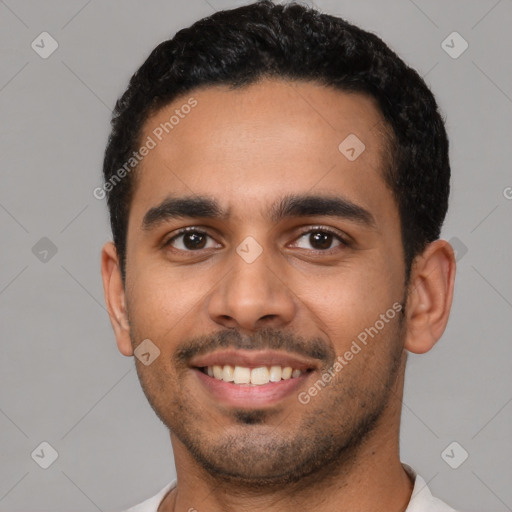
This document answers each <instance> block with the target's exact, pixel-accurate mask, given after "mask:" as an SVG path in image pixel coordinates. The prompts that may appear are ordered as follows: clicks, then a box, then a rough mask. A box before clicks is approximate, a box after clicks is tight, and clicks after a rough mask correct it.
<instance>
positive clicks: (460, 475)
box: [0, 0, 512, 512]
mask: <svg viewBox="0 0 512 512" xmlns="http://www.w3.org/2000/svg"><path fill="white" fill-rule="evenodd" d="M242 3H245V2H235V1H230V0H222V1H221V0H218V1H214V0H190V1H187V2H170V1H164V0H158V1H152V2H143V1H138V2H137V1H135V0H130V1H121V0H111V1H109V2H105V1H103V2H101V1H100V0H89V1H85V0H66V1H63V0H53V1H46V2H40V1H35V0H34V1H23V0H5V1H0V59H1V66H0V119H1V128H0V147H1V153H0V154H1V160H0V169H1V177H2V182H1V183H2V186H1V188H0V224H1V229H2V231H1V240H2V250H1V251H0V308H1V313H0V322H1V345H0V347H1V357H0V432H1V434H0V511H2V512H15V511H23V512H28V511H30V512H34V511H52V512H60V511H62V512H64V511H66V512H69V511H84V512H86V511H96V510H103V511H108V510H116V509H122V508H123V507H127V506H129V505H134V504H135V503H138V502H139V501H141V500H143V499H144V498H146V497H148V496H150V495H152V494H154V493H156V492H157V491H158V490H160V488H161V487H163V486H164V485H165V484H166V483H167V482H168V481H170V480H171V479H173V478H174V475H175V473H174V465H173V460H172V450H171V445H170V441H169V438H168V433H167V431H166V429H165V428H164V426H163V425H162V424H161V423H160V421H159V420H158V419H157V418H156V416H155V415H154V413H153V412H152V410H151V409H150V407H149V405H148V404H147V402H146V400H145V397H144V395H143V393H142V391H141V389H140V386H139V383H138V380H137V376H136V372H135V368H134V363H133V360H132V359H131V358H125V357H123V356H122V355H121V354H120V353H119V352H118V351H117V348H116V345H115V339H114V336H113V333H112V331H111V327H110V323H109V320H108V317H107V313H106V310H105V308H104V301H103V291H102V285H101V281H100V272H99V268H100V248H101V246H102V244H103V243H104V242H106V241H107V240H108V239H109V237H110V232H109V226H108V219H107V211H106V204H105V202H104V201H101V200H97V199H95V198H94V197H93V193H92V192H93V189H94V188H95V187H97V186H99V185H100V184H101V164H102V157H103V151H104V147H105V143H106V139H107V136H108V133H109V121H110V113H111V109H112V107H113V105H114V103H115V100H116V98H117V97H118V96H119V95H120V94H121V93H122V92H123V90H124V88H125V87H126V85H127V82H128V79H129V77H130V76H131V74H132V73H133V72H134V71H135V70H136V68H137V67H138V66H139V65H140V64H141V63H142V62H143V60H144V59H145V58H146V56H147V55H148V53H149V52H150V50H151V49H152V48H153V47H154V46H155V45H156V44H157V43H159V42H160V41H162V40H164V39H168V38H169V37H171V36H172V35H173V34H174V33H175V32H176V30H178V29H179V28H181V27H183V26H188V25H189V24H191V23H192V22H193V21H195V20H197V19H199V18H201V17H203V16H206V15H209V14H211V13H213V12H214V10H218V9H222V8H225V7H232V6H236V5H241V4H242ZM316 5H317V6H318V7H319V8H320V9H321V10H322V11H324V12H328V13H332V14H337V15H340V16H342V17H346V18H347V19H348V20H350V21H353V22H355V23H356V24H359V25H361V26H362V27H363V28H365V29H368V30H371V31H373V32H376V33H377V34H378V35H380V36H381V37H382V38H383V39H384V40H385V41H386V42H388V43H389V44H390V46H392V47H393V48H394V49H395V50H396V51H397V52H398V53H399V54H400V55H401V56H402V57H403V58H404V59H405V60H406V61H407V62H408V63H410V64H411V65H413V66H414V67H415V68H416V69H418V71H419V72H420V73H421V74H422V75H425V77H426V81H427V83H428V84H429V85H430V86H431V87H432V89H433V91H434V93H435V94H436V96H437V98H438V100H439V103H440V105H441V107H442V109H443V112H444V113H445V115H446V118H447V128H448V131H449V136H450V139H451V161H452V168H453V182H452V183H453V191H452V196H451V207H450V208H451V209H450V212H449V214H448V218H447V221H446V223H445V227H444V230H443V236H444V238H447V239H452V238H453V237H456V238H455V239H454V245H456V246H457V249H458V258H459V262H458V275H457V280H456V291H455V299H454V305H453V312H452V316H451V319H450V322H449V325H448V328H447V331H446V333H445V335H444V336H443V338H442V340H441V341H440V342H439V343H438V345H437V346H436V347H435V348H434V350H433V351H432V352H430V353H427V354H425V355H423V356H415V355H411V357H410V358H409V366H408V369H407V376H406V392H405V396H404V409H403V425H402V433H401V447H402V455H401V457H402V460H403V461H405V462H408V463H409V464H410V465H412V466H413V467H414V468H416V469H417V470H418V472H419V473H420V474H421V475H422V476H423V477H424V478H425V479H426V480H427V481H429V482H430V486H431V488H432V489H433V491H434V493H435V494H437V495H438V496H439V497H441V498H443V499H444V500H446V501H448V502H449V503H450V504H452V505H453V506H455V507H457V508H458V509H460V510H464V511H468V512H477V511H478V512H481V511H486V512H502V511H506V510H512V486H511V485H510V483H511V482H512V463H511V460H512V436H511V433H512V428H511V427H512V403H511V401H512V386H511V371H510V361H511V356H512V344H511V332H512V314H511V313H512V270H511V265H510V263H511V258H510V255H511V253H512V243H511V236H510V234H511V233H512V200H511V199H508V198H507V196H508V197H509V198H510V197H512V189H510V188H507V187H512V173H511V171H510V162H511V156H512V155H511V145H512V144H511V140H512V139H511V135H512V129H511V118H512V99H511V97H512V84H511V75H512V73H511V61H510V58H509V55H510V48H512V31H511V29H510V27H511V25H512V2H511V1H510V0H500V1H497V0H480V1H458V0H450V1H446V0H443V1H441V0H436V1H421V0H415V1H414V2H413V1H407V0H400V1H389V0H388V1H382V0H374V1H360V2H355V1H353V0H337V1H321V0H317V1H316ZM43 31H47V32H49V33H50V34H51V35H52V37H53V38H55V40H56V41H57V42H58V44H59V46H58V49H57V50H56V51H55V52H54V53H53V54H52V55H51V56H50V57H49V58H47V59H43V58H41V57H40V56H39V55H38V54H37V53H36V52H35V51H34V50H33V49H32V48H31V43H32V41H33V40H36V42H37V41H38V40H40V39H36V38H38V36H39V34H40V33H41V32H43ZM453 31H457V32H458V33H460V34H461V36H462V37H463V38H464V39H465V40H466V41H467V42H468V43H469V47H468V49H467V50H466V51H465V52H464V53H463V54H462V55H460V56H459V57H458V58H456V59H455V58H452V57H451V56H450V55H448V54H447V53H446V51H445V50H444V49H443V47H442V45H441V43H442V41H443V40H445V38H446V37H447V36H448V35H449V34H451V33H452V32H453ZM448 41H449V42H448V44H450V45H451V46H454V49H455V50H457V49H459V48H460V41H454V42H453V43H451V42H450V40H448ZM46 48H48V46H46ZM452 51H453V49H452ZM43 237H46V238H47V239H49V240H51V242H52V243H53V244H54V246H55V248H56V250H57V252H56V253H55V254H53V252H54V251H55V248H54V249H53V252H52V248H53V247H51V246H50V245H49V242H48V241H47V240H43V241H40V240H41V239H42V238H43ZM36 244H38V245H36ZM34 246H35V248H34ZM45 250H48V251H49V252H47V253H45V252H44V251H45ZM43 441H46V442H48V443H50V445H51V446H53V447H54V449H55V450H56V451H57V452H58V458H57V460H56V461H55V462H54V463H53V464H52V465H51V466H50V467H49V468H48V469H42V468H41V467H39V465H38V464H36V462H35V460H34V459H33V458H32V457H31V453H32V452H33V451H34V450H35V449H36V448H37V447H38V446H39V445H40V443H41V442H43ZM453 441H457V442H458V443H459V444H460V446H461V447H462V448H460V447H458V446H456V447H455V449H454V451H453V452H452V451H450V450H449V451H448V453H449V454H450V456H451V457H450V458H451V461H452V464H453V461H455V462H457V460H459V461H460V459H461V457H462V455H463V453H464V452H463V451H462V449H464V450H466V451H467V452H468V453H469V457H468V459H467V460H466V461H465V462H464V463H463V464H462V465H460V467H458V468H457V469H452V468H451V467H450V466H449V465H448V464H447V463H446V462H445V460H448V459H447V458H446V456H445V458H444V460H443V457H442V456H441V453H442V452H443V450H444V449H445V448H446V447H447V446H448V445H449V444H450V443H452V442H453ZM47 456H48V450H47V451H46V454H45V457H47ZM41 460H42V458H41Z"/></svg>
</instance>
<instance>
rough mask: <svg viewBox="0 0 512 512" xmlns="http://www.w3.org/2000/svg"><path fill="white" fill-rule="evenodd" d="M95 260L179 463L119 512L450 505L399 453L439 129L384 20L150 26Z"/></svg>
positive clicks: (262, 7) (440, 509)
mask: <svg viewBox="0 0 512 512" xmlns="http://www.w3.org/2000/svg"><path fill="white" fill-rule="evenodd" d="M112 125H113V127H112V134H111V137H110V139H109V142H108V146H107V149H106V153H105V161H104V176H105V185H104V191H105V192H107V193H108V205H109V209H110V216H111V225H112V230H113V238H114V240H113V242H111V243H107V244H106V245H105V247H104V248H103V253H102V275H103V282H104V290H105V297H106V303H107V306H108V311H109V315H110V318H111V321H112V325H113V328H114V332H115V335H116V339H117V345H118V348H119V350H120V352H121V353H122V354H124V355H126V356H132V355H135V356H136V360H135V363H136V367H137V372H138V376H139V379H140V382H141V385H142V388H143V390H144V393H145V395H146V397H147V399H148V401H149V403H150V404H151V406H152V408H153V409H154V411H155V412H156V414H157V415H158V417H159V418H160V419H161V421H162V422H163V423H164V424H165V425H166V426H167V427H168V428H169V432H170V438H171V442H172V446H173V452H174V457H175V464H176V470H177V481H176V482H171V483H170V484H169V485H167V486H166V487H165V488H164V489H162V491H161V492H160V493H159V494H158V495H157V496H154V497H153V498H151V499H149V500H147V501H146V502H144V503H142V504H140V505H139V506H136V507H134V508H131V509H130V511H132V512H135V511H137V512H142V511H144V512H156V511H158V512H168V511H174V512H184V511H193V510H196V511H199V512H202V511H205V512H220V511H223V512H228V511H242V510H247V511H263V510H264V511H267V512H268V511H270V512H273V511H279V512H286V511H296V510H308V511H320V510H321V511H350V512H365V511H368V512H369V511H376V510H378V511H386V512H403V511H407V512H446V511H452V510H453V509H452V508H450V507H449V506H448V505H446V504H444V503H442V502H441V501H440V500H438V499H436V498H434V497H432V495H431V493H430V491H429V489H428V487H427V486H426V484H425V481H424V480H423V479H422V478H421V477H420V476H418V475H416V473H415V472H414V470H413V469H412V468H410V467H409V466H407V465H405V464H402V463H401V462H400V459H399V425H400V412H401V397H402V394H403V384H404V370H405V363H406V354H407V352H413V353H424V352H427V351H428V350H430V349H431V348H432V347H433V346H434V344H435V343H436V342H437V340H438V339H439V338H440V337H441V335H442V333H443V331H444V329H445V326H446V323H447V321H448V316H449V311H450V307H451V301H452V294H453V286H454V275H455V259H454V252H453V250H452V248H451V247H450V245H449V244H448V243H447V242H446V241H444V240H440V239H439V234H440V229H441V225H442V222H443V220H444V216H445V214H446V210H447V204H448V195H449V179H450V166H449V161H448V141H447V138H446V133H445V129H444V125H443V121H442V119H441V116H440V114H439V112H438V109H437V105H436V102H435V100H434V98H433V96H432V94H431V92H430V91H429V90H428V88H427V87H426V85H425V84H424V82H423V80H422V79H421V78H420V77H419V76H418V74H417V73H416V72H415V71H413V70H411V69H410V68H408V67H407V66H406V65H405V64H404V63H403V62H402V61H401V60H400V59H399V58H398V57H397V56H396V55H395V54H394V53H393V52H392V51H391V50H390V49H389V48H388V47H387V46H386V45H385V44H384V43H383V42H382V41H381V40H380V39H378V38H377V37H376V36H374V35H372V34H369V33H367V32H364V31H362V30H361V29H359V28H357V27H355V26H353V25H350V24H348V23H347V22H345V21H344V20H341V19H339V18H335V17H332V16H328V15H325V14H320V13H319V12H317V11H315V10H312V9H310V8H307V7H304V6H300V5H295V4H288V5H274V4H273V3H271V2H269V1H263V2H259V3H255V4H251V5H248V6H245V7H240V8H238V9H234V10H230V11H222V12H217V13H216V14H214V15H212V16H210V17H208V18H205V19H203V20H201V21H198V22H197V23H195V24H194V25H192V26H191V27H190V28H187V29H184V30H181V31H180V32H178V33H177V34H176V35H175V37H174V38H173V39H171V40H170V41H166V42H163V43H162V44H160V45H159V46H158V47H157V48H156V49H155V50H154V51H153V52H152V53H151V55H150V56H149V58H148V59H147V60H146V62H145V63H144V64H143V65H142V66H141V68H140V69H139V70H138V71H137V72H136V73H135V75H134V76H133V77H132V79H131V81H130V84H129V87H128V89H127V91H126V92H125V93H124V95H123V96H122V97H121V98H120V100H119V101H118V103H117V105H116V109H115V112H114V117H113V121H112Z"/></svg>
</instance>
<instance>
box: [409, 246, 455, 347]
mask: <svg viewBox="0 0 512 512" xmlns="http://www.w3.org/2000/svg"><path fill="white" fill-rule="evenodd" d="M455 266H456V264H455V254H454V251H453V249H452V247H451V245H450V244H449V243H448V242H447V241H445V240H436V241H434V242H432V243H430V244H429V245H428V246H427V247H426V249H425V250H424V251H423V253H422V254H421V255H419V256H417V258H416V259H415V261H414V264H413V267H412V270H411V279H410V285H409V293H408V299H407V307H406V321H407V327H406V330H407V333H406V341H405V349H406V350H409V351H410V352H414V353H416V354H423V353H425V352H428V351H429V350H430V349H431V348H432V347H433V346H434V345H435V344H436V342H437V341H438V340H439V338H440V337H441V335H442V334H443V332H444V330H445V328H446V324H447V323H448V317H449V315H450V309H451V305H452V299H453V289H454V282H455Z"/></svg>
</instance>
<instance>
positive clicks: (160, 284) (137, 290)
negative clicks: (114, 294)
mask: <svg viewBox="0 0 512 512" xmlns="http://www.w3.org/2000/svg"><path fill="white" fill-rule="evenodd" d="M139 268H142V269H143V270H139V272H138V273H137V274H136V275H135V276H134V274H132V277H131V279H130V281H129V282H128V281H127V288H128V290H129V311H128V314H129V317H130V323H131V325H132V326H135V327H136V330H137V332H138V333H139V334H140V335H142V336H144V337H148V338H151V336H153V337H154V338H155V339H161V338H164V339H166V338H168V336H169V334H170V333H172V331H173V330H174V329H175V328H176V327H177V326H178V325H179V324H180V322H184V321H185V322H186V321H187V318H188V316H189V315H191V314H193V312H194V308H195V307H197V303H198V301H199V300H200V297H201V296H202V295H204V293H205V290H206V289H207V288H206V286H205V287H203V286H202V284H200V283H198V282H197V276H196V275H194V273H193V272H190V270H188V273H187V275H188V278H185V276H184V275H181V274H182V272H172V273H171V272H169V268H168V267H167V269H166V268H165V267H164V266H162V265H152V266H149V265H148V266H144V265H141V266H140V267H139ZM183 272H184V271H183ZM127 275H129V274H127Z"/></svg>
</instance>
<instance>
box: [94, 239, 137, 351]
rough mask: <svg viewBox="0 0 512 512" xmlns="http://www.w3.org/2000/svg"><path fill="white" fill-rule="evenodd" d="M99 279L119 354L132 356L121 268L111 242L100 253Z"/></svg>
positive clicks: (114, 247)
mask: <svg viewBox="0 0 512 512" xmlns="http://www.w3.org/2000/svg"><path fill="white" fill-rule="evenodd" d="M101 277H102V279H103V292H104V294H105V303H106V304H107V311H108V314H109V316H110V322H111V323H112V327H113V328H114V334H115V336H116V340H117V348H118V349H119V352H121V354H123V355H125V356H132V355H133V348H132V343H131V340H130V325H129V323H128V314H127V311H126V297H125V291H124V284H123V280H122V277H121V268H120V265H119V258H118V255H117V249H116V246H115V245H114V243H113V242H107V243H106V244H105V245H104V246H103V249H102V251H101Z"/></svg>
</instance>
